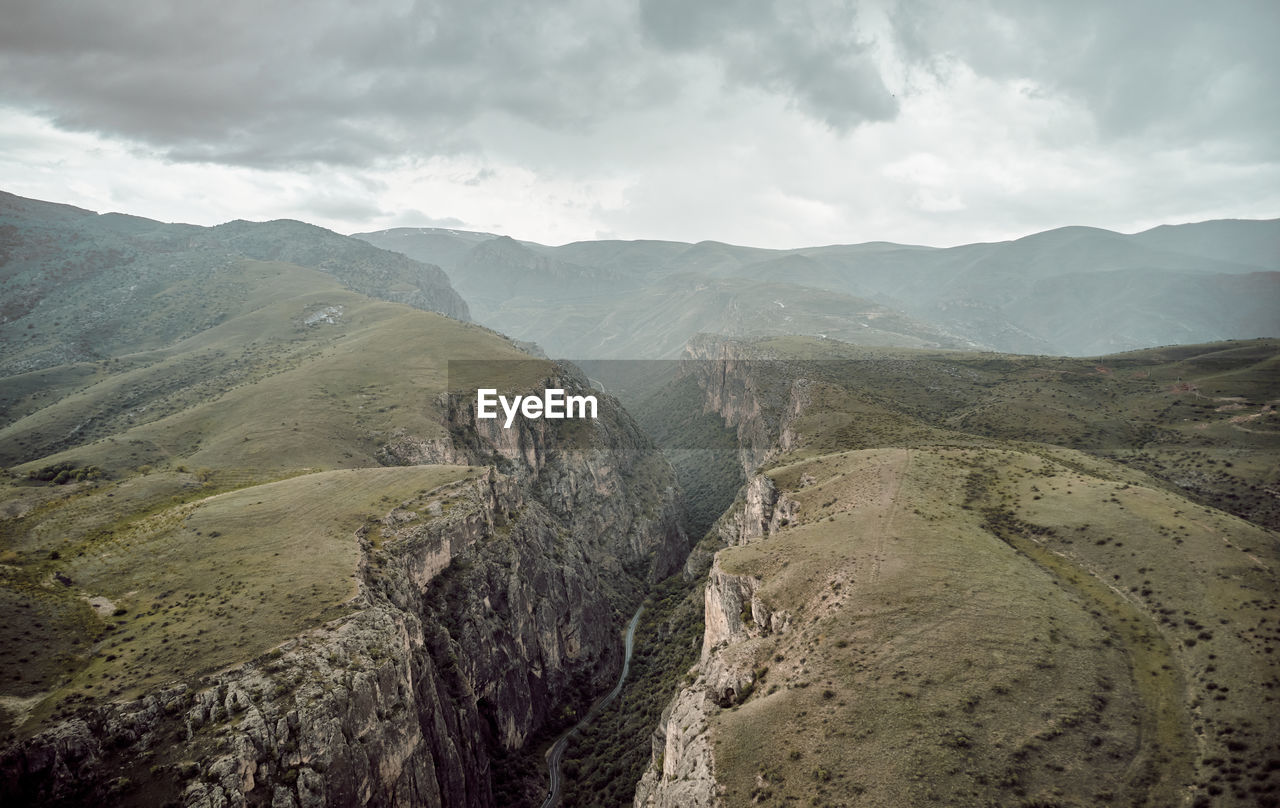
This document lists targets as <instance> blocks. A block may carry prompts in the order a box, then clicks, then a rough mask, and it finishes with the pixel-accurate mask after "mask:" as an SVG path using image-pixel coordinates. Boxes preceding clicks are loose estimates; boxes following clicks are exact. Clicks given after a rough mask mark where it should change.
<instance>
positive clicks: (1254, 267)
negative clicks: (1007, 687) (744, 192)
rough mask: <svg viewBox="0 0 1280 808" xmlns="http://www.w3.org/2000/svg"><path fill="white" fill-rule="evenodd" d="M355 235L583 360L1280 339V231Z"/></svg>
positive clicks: (497, 320) (1276, 227)
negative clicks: (689, 352) (779, 245)
mask: <svg viewBox="0 0 1280 808" xmlns="http://www.w3.org/2000/svg"><path fill="white" fill-rule="evenodd" d="M356 237H357V238H361V239H364V240H366V241H368V242H369V243H371V244H374V245H376V246H379V247H382V248H385V249H388V250H395V251H397V252H402V253H404V254H405V255H408V256H411V257H413V258H416V259H418V260H421V261H425V262H428V263H432V264H436V265H438V266H440V267H442V268H443V269H444V270H445V271H446V272H447V273H448V274H449V277H450V278H451V279H452V280H453V282H454V285H455V286H456V288H457V289H458V291H459V293H460V294H462V296H463V297H465V298H466V299H467V301H468V302H469V303H470V304H471V306H472V307H473V308H474V310H475V312H476V316H477V317H478V318H479V319H480V320H481V321H482V322H485V323H486V324H488V325H490V326H492V327H494V328H497V329H499V330H501V331H504V332H506V333H508V334H511V335H512V336H515V337H518V338H520V339H525V340H531V341H534V342H537V343H538V344H540V345H542V346H543V347H544V348H545V349H546V350H547V351H549V352H551V353H552V354H553V355H556V356H567V357H573V358H579V357H581V358H668V357H675V356H678V355H679V354H680V350H681V348H682V346H683V345H684V343H685V342H687V341H688V339H689V338H690V337H691V336H693V334H695V333H697V332H698V331H707V332H711V333H720V334H724V335H728V336H772V335H780V334H801V335H807V336H826V337H828V338H833V339H840V340H844V341H848V342H853V343H856V344H863V345H898V346H916V347H943V348H977V349H984V350H998V351H1009V352H1015V353H1036V354H1065V355H1077V356H1086V355H1094V354H1101V353H1111V352H1115V351H1125V350H1132V349H1135V348H1143V347H1151V346H1156V345H1167V344H1177V343H1194V342H1204V341H1209V340H1217V339H1231V338H1248V337H1260V336H1274V335H1276V334H1280V305H1277V301H1280V220H1269V221H1244V220H1230V221H1211V222H1202V223H1198V224H1185V225H1175V226H1162V227H1157V228H1154V229H1151V230H1147V231H1144V232H1141V233H1137V234H1134V235H1122V234H1119V233H1113V232H1111V231H1107V230H1100V229H1097V228H1088V227H1064V228H1061V229H1057V230H1051V231H1047V232H1043V233H1036V234H1034V235H1030V236H1026V237H1024V238H1020V239H1017V240H1014V241H1007V242H999V243H992V244H967V245H963V246H958V247H949V248H932V247H920V246H910V245H901V244H890V243H886V242H873V243H867V244H854V245H832V246H822V247H806V248H798V249H793V250H767V249H757V248H751V247H740V246H735V245H731V244H722V243H720V242H714V241H704V242H699V243H697V244H685V243H679V242H669V241H587V242H575V243H572V244H565V245H563V246H558V247H549V246H545V245H541V244H536V243H533V242H527V241H524V242H522V241H516V240H514V239H512V238H510V237H507V236H495V235H492V234H487V233H473V232H467V231H458V230H444V229H434V228H398V229H394V230H384V231H379V232H375V233H360V234H357V235H356Z"/></svg>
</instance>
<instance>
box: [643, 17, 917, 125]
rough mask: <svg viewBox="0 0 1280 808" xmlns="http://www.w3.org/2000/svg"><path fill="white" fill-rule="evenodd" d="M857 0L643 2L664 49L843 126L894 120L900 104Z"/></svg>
mask: <svg viewBox="0 0 1280 808" xmlns="http://www.w3.org/2000/svg"><path fill="white" fill-rule="evenodd" d="M856 6H857V4H855V3H850V2H841V1H840V0H836V2H808V3H802V2H793V1H791V0H711V1H710V2H698V3H688V2H684V0H641V2H640V21H641V24H642V26H643V28H644V31H645V34H646V35H647V37H648V39H649V40H650V41H651V42H653V43H656V44H657V45H658V46H659V47H661V48H665V49H667V50H670V51H676V52H682V53H696V54H702V55H707V56H710V57H712V58H713V59H714V60H715V61H716V62H718V63H719V64H721V65H723V68H724V70H725V74H726V78H728V79H729V81H731V82H734V83H737V84H740V85H744V86H748V87H760V88H763V89H766V90H769V91H772V92H777V93H779V94H782V95H786V96H789V97H791V98H792V99H793V100H794V102H795V103H796V105H797V106H798V107H799V108H800V109H802V110H803V111H805V112H806V113H808V114H809V115H811V116H813V117H815V118H817V119H819V120H822V121H825V122H826V123H827V124H829V125H831V126H834V127H836V128H838V129H846V128H848V127H850V126H853V125H856V124H859V123H864V122H866V121H877V120H887V119H890V118H892V117H893V116H894V114H895V113H896V112H897V109H898V105H897V102H896V101H895V99H894V97H893V95H892V93H890V92H889V90H888V88H887V87H886V86H885V83H884V80H883V78H882V77H881V75H880V72H879V69H878V68H877V66H876V64H875V62H874V60H873V59H872V57H871V55H870V46H871V39H870V37H869V36H868V35H867V32H866V30H865V29H864V28H863V27H862V25H861V21H860V19H859V15H858V13H857V7H856Z"/></svg>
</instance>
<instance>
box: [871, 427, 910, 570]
mask: <svg viewBox="0 0 1280 808" xmlns="http://www.w3.org/2000/svg"><path fill="white" fill-rule="evenodd" d="M909 465H911V450H910V449H903V450H902V451H901V452H895V453H894V454H893V456H892V457H891V458H889V461H888V462H886V463H883V464H882V465H881V466H880V469H879V471H880V493H879V497H878V502H877V504H878V505H879V506H880V507H881V508H882V509H883V511H882V513H880V514H877V519H878V520H879V524H878V525H877V526H876V527H875V528H874V530H875V550H874V551H873V552H872V555H871V583H875V581H876V580H878V579H879V578H880V565H881V562H883V561H884V557H885V540H886V539H887V538H888V537H889V535H890V534H891V533H892V532H893V523H894V520H895V519H896V518H897V516H898V509H899V508H900V507H901V505H900V503H899V499H900V497H899V496H898V494H899V492H900V491H901V490H902V478H903V477H904V476H906V473H907V467H908V466H909Z"/></svg>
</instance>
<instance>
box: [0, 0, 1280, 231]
mask: <svg viewBox="0 0 1280 808" xmlns="http://www.w3.org/2000/svg"><path fill="white" fill-rule="evenodd" d="M3 16H4V20H3V24H0V189H3V190H7V191H10V192H12V193H17V194H20V195H23V196H31V197H36V198H40V199H47V200H51V201H60V202H68V203H71V204H75V205H79V206H81V207H86V208H90V209H93V210H99V211H105V210H118V211H123V212H128V213H134V214H138V215H143V216H149V217H152V218H157V219H162V220H166V221H187V222H195V223H198V224H216V223H218V222H222V221H226V220H229V219H235V218H246V219H272V218H285V217H287V218H296V219H303V220H306V221H310V222H314V223H316V224H320V225H323V226H326V227H330V228H333V229H334V230H337V231H339V232H344V233H350V232H356V231H362V230H376V229H382V228H387V227H396V226H443V227H458V228H466V229H477V230H487V231H494V232H502V233H508V234H511V235H513V236H516V237H518V238H526V239H532V240H536V241H541V242H544V243H552V244H556V243H563V242H566V241H573V240H578V239H592V238H667V239H678V240H684V241H700V240H703V239H716V240H721V241H729V242H734V243H739V244H751V245H758V246H771V247H794V246H803V245H813V244H825V243H837V242H860V241H870V240H880V239H883V240H890V241H899V242H909V243H918V244H932V245H949V244H958V243H965V242H972V241H988V240H997V239H1003V238H1011V237H1016V236H1020V235H1025V234H1027V233H1030V232H1034V231H1037V230H1044V229H1048V228H1051V227H1058V226H1062V225H1068V224H1087V225H1094V226H1099V227H1107V228H1111V229H1115V230H1120V231H1124V232H1132V231H1134V230H1139V229H1143V228H1146V227H1150V226H1153V225H1155V224H1160V223H1166V222H1184V221H1198V220H1203V219H1210V218H1224V217H1241V218H1274V217H1277V216H1280V137H1278V136H1277V132H1280V87H1278V86H1277V77H1278V76H1280V47H1277V44H1276V43H1277V42H1280V3H1277V2H1275V1H1274V0H1257V2H1248V1H1245V0H1242V1H1240V2H1236V1H1235V0H1223V1H1222V2H1218V3H1206V2H1203V0H1197V2H1178V0H1161V1H1160V2H1142V1H1141V0H1130V1H1127V2H1120V3H1117V2H1114V1H1113V0H1098V1H1097V2H1094V1H1092V0H1084V2H1081V1H1080V0H1074V1H1073V2H1065V1H1064V2H1033V1H1032V0H1007V1H1005V0H988V1H987V2H950V1H948V0H914V1H911V2H908V0H898V1H897V2H895V1H894V0H877V1H872V2H843V1H842V0H697V2H687V1H686V0H566V1H565V2H534V1H533V0H528V1H527V2H518V1H516V0H468V2H432V0H425V1H423V2H416V1H414V0H404V1H403V2H364V3H359V4H354V3H350V4H349V3H346V2H325V1H324V0H307V1H306V2H303V0H295V2H280V1H277V2H270V3H264V2H262V0H223V2H219V3H207V4H206V3H173V2H170V1H169V0H156V1H155V2H138V1H136V0H117V2H113V3H101V2H58V0H16V2H7V3H5V11H4V13H3Z"/></svg>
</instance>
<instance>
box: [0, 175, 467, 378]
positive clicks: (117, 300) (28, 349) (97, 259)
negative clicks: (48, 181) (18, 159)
mask: <svg viewBox="0 0 1280 808" xmlns="http://www.w3.org/2000/svg"><path fill="white" fill-rule="evenodd" d="M245 260H251V261H258V262H283V263H288V264H291V265H294V266H300V267H304V268H307V269H311V270H317V271H320V272H322V273H325V274H326V275H327V276H329V277H330V278H332V279H334V280H335V281H337V283H339V284H340V285H341V286H342V287H345V288H347V289H350V290H352V291H355V292H360V293H363V294H365V295H369V296H372V297H377V298H380V299H384V300H390V301H395V302H400V303H406V304H408V305H410V306H413V307H415V308H420V309H426V310H430V311H439V312H441V313H443V314H446V315H448V316H451V317H455V318H458V319H463V320H465V319H467V318H468V316H469V315H468V310H467V305H466V303H465V302H463V300H462V299H461V298H460V297H459V296H458V295H457V293H456V292H454V290H453V288H452V287H451V286H450V285H449V280H448V278H447V277H446V276H445V274H444V273H443V272H442V271H441V270H440V269H439V268H438V267H434V266H428V265H424V264H421V263H419V262H417V261H413V260H411V259H408V258H406V257H404V256H403V255H400V254H398V253H392V252H387V251H385V250H379V249H376V248H373V247H370V246H369V245H368V244H367V243H365V242H362V241H359V240H357V239H351V238H347V237H345V236H340V235H338V234H336V233H333V232H331V231H328V230H324V229H322V228H319V227H315V226H313V225H308V224H303V223H302V222H291V221H278V222H263V223H253V222H242V221H241V222H230V223H227V224H224V225H219V226H218V227H211V228H203V227H195V226H192V225H180V224H162V223H160V222H154V221H151V220H148V219H140V218H137V217H132V216H121V215H119V214H102V215H99V214H95V213H93V212H91V211H86V210H80V209H78V208H73V207H70V206H68V205H55V204H51V203H47V202H38V201H35V200H29V199H23V198H21V197H17V196H13V195H12V194H3V193H0V300H2V301H3V303H2V304H0V370H2V371H3V372H5V373H13V372H21V371H38V370H42V369H46V368H49V367H53V366H58V365H63V364H66V363H69V362H80V361H93V360H96V359H102V358H106V357H110V356H114V355H117V354H119V353H121V352H128V351H137V350H140V349H149V348H154V347H159V346H163V345H168V344H170V343H171V342H172V341H174V340H176V339H180V338H183V337H188V336H191V335H193V334H196V333H199V332H200V331H201V330H204V329H207V328H209V327H211V326H213V325H216V324H217V323H219V322H222V321H223V320H225V319H228V318H231V317H235V316H237V315H239V314H243V313H245V312H247V311H249V310H252V309H253V308H254V307H255V306H256V305H257V302H256V301H255V300H254V299H253V296H252V294H251V292H252V291H253V287H251V286H249V287H247V286H245V285H244V284H243V283H242V282H241V279H240V278H239V277H238V276H237V273H238V272H239V268H240V266H241V263H242V262H243V261H245Z"/></svg>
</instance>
